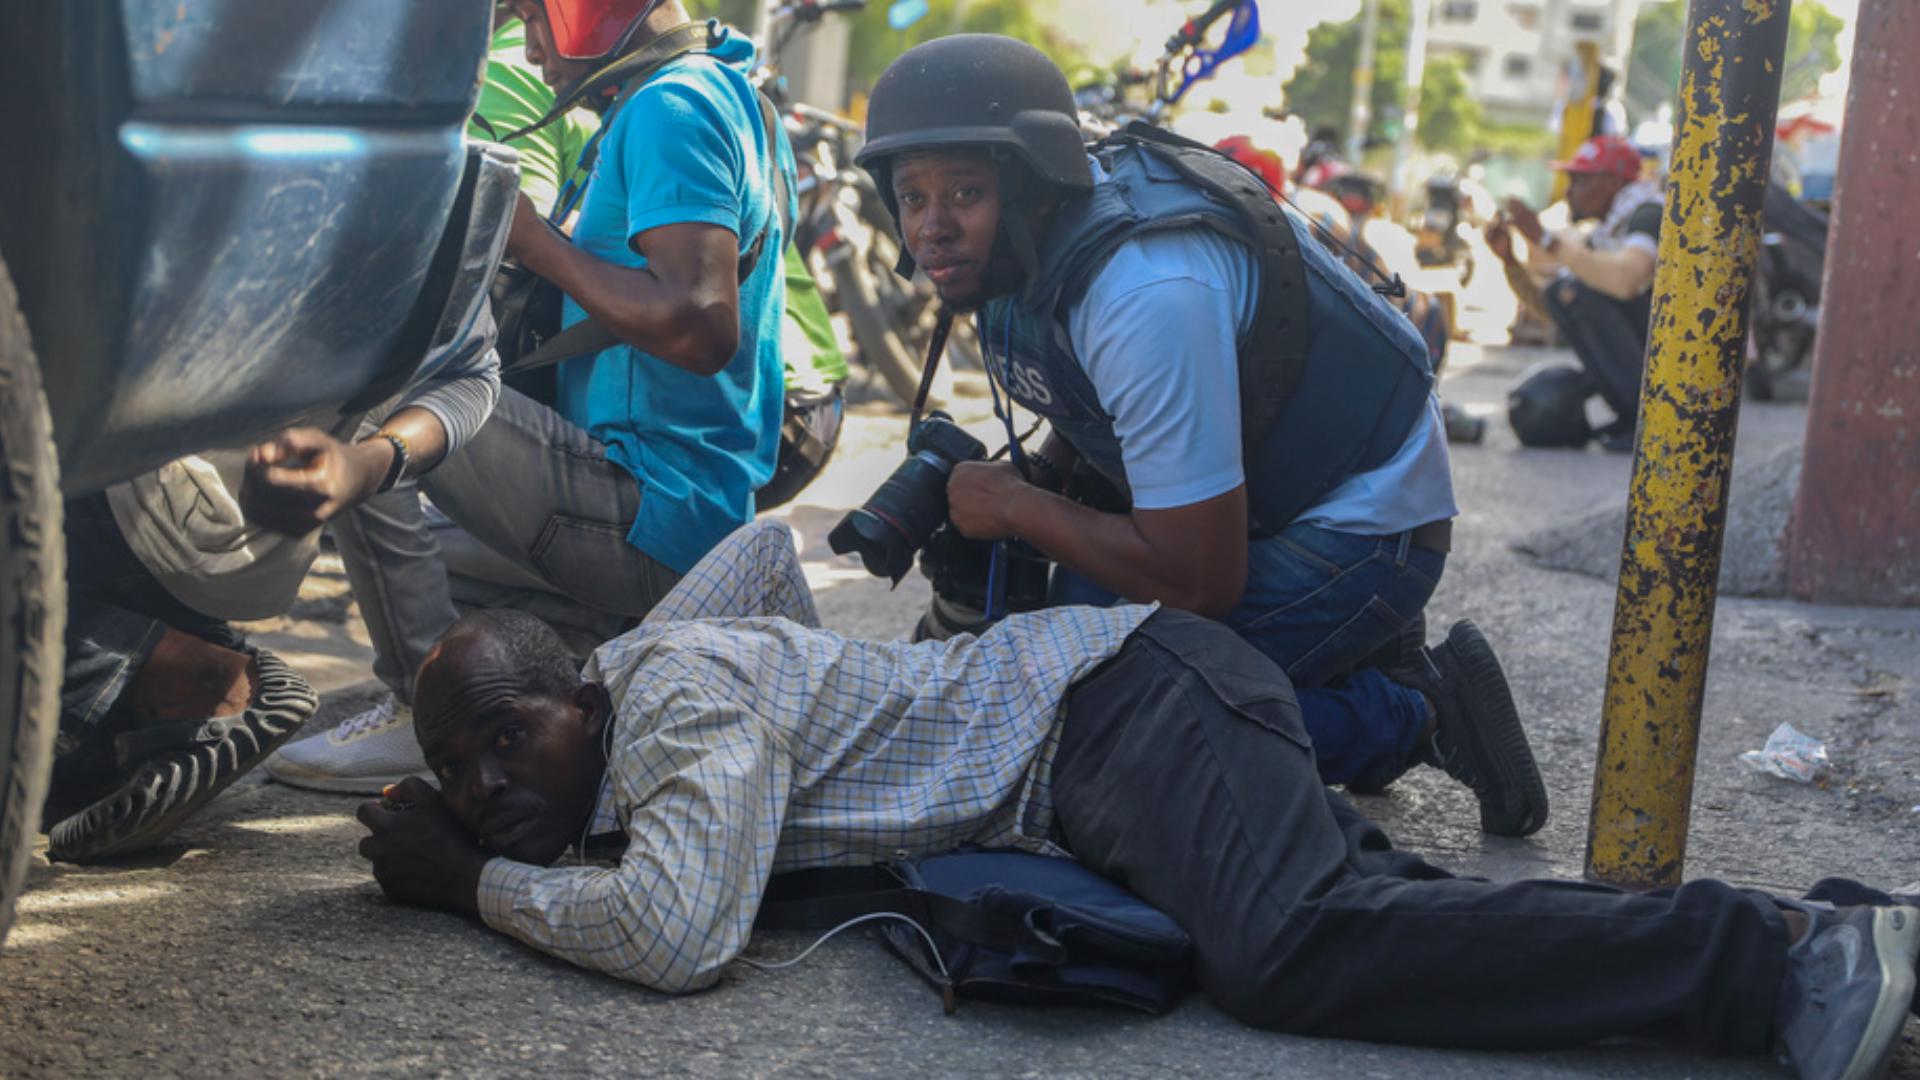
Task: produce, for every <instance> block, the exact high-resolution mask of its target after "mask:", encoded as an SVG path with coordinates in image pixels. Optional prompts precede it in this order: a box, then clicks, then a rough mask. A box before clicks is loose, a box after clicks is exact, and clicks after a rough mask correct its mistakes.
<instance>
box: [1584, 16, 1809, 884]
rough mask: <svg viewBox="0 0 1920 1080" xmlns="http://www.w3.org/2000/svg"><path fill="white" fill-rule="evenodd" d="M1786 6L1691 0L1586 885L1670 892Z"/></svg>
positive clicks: (1688, 798) (1688, 782) (1694, 734)
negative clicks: (1591, 880)
mask: <svg viewBox="0 0 1920 1080" xmlns="http://www.w3.org/2000/svg"><path fill="white" fill-rule="evenodd" d="M1789 6H1790V0H1692V3H1691V5H1690V7H1689V11H1688V16H1687V37H1686V50H1685V51H1686V62H1685V66H1684V69H1683V71H1682V73H1681V81H1680V101H1679V108H1678V110H1677V111H1678V113H1679V117H1678V120H1677V125H1678V130H1677V131H1676V134H1675V140H1674V149H1673V167H1672V179H1671V181H1670V183H1669V185H1668V189H1667V209H1666V220H1665V223H1664V225H1663V227H1662V229H1661V237H1660V269H1659V272H1658V274H1657V276H1656V278H1655V281H1654V302H1653V322H1652V326H1651V329H1650V332H1649V335H1648V338H1649V347H1648V352H1647V370H1646V376H1645V378H1644V379H1643V380H1642V383H1641V389H1640V425H1639V447H1638V449H1637V451H1636V452H1635V454H1634V460H1633V485H1632V487H1631V488H1630V489H1629V492H1628V496H1627V533H1626V539H1625V543H1624V544H1623V545H1622V551H1621V554H1620V588H1619V594H1618V596H1617V598H1616V599H1615V602H1614V611H1613V647H1612V651H1611V654H1610V655H1609V657H1608V662H1607V694H1606V700H1605V703H1604V705H1603V707H1602V713H1601V730H1600V757H1599V762H1598V764H1597V766H1596V768H1595V776H1594V786H1593V816H1592V818H1591V819H1590V821H1589V823H1588V832H1587V874H1588V876H1590V877H1593V878H1597V879H1600V880H1603V881H1609V882H1613V883H1616V884H1620V885H1626V886H1631V887H1637V888H1655V887H1661V886H1668V885H1674V884H1678V883H1679V881H1680V875H1681V871H1682V868H1683V865H1684V862H1685V859H1686V846H1687V819H1688V812H1689V809H1690V805H1691V803H1692V798H1693V773H1694V754H1695V752H1696V750H1697V749H1698V746H1699V739H1700V706H1701V699H1702V696H1703V694H1704V691H1705V688H1706V677H1707V650H1708V645H1709V643H1710V641H1711V639H1712V636H1713V609H1714V601H1715V596H1716V593H1717V591H1718V586H1719V577H1720V545H1721V540H1722V538H1723V534H1724V527H1725V524H1726V509H1727V481H1728V478H1729V476H1730V474H1731V473H1732V469H1733V440H1734V431H1735V426H1736V422H1737V420H1738V419H1739V402H1740V375H1741V359H1742V354H1743V351H1744V350H1743V342H1744V339H1745V335H1746V319H1747V304H1748V291H1749V286H1750V284H1751V279H1752V273H1753V263H1754V258H1755V256H1756V254H1757V253H1758V250H1759V243H1760V234H1761V230H1762V224H1761V220H1760V206H1761V200H1762V198H1763V197H1764V196H1765V194H1766V183H1767V165H1768V160H1769V158H1770V156H1771V154H1772V152H1773V128H1774V117H1775V113H1776V112H1777V111H1778V108H1779V101H1780V71H1781V61H1782V57H1783V55H1784V54H1785V52H1786V40H1787V15H1788V10H1789Z"/></svg>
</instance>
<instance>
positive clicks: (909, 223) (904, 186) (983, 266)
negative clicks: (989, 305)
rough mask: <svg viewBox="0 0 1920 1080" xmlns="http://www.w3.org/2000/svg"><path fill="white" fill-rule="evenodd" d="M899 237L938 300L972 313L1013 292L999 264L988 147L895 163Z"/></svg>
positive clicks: (994, 176) (996, 188)
mask: <svg viewBox="0 0 1920 1080" xmlns="http://www.w3.org/2000/svg"><path fill="white" fill-rule="evenodd" d="M893 196H894V198H895V199H896V200H898V203H899V207H900V238H901V241H902V242H903V243H905V244H906V245H907V251H908V252H910V253H911V254H912V255H913V259H914V261H915V262H917V263H919V264H920V268H921V269H922V270H924V271H926V274H927V277H928V279H930V280H931V281H932V282H933V287H934V288H935V289H936V290H938V291H939V293H940V299H941V300H943V301H945V302H946V304H947V306H948V307H950V308H953V309H954V310H955V311H962V312H965V311H972V310H974V309H976V308H978V307H979V306H980V305H981V304H983V303H985V302H986V301H987V300H989V299H991V298H993V297H994V296H998V295H1002V294H1003V293H1005V292H1007V291H1010V289H1009V288H1008V287H1007V286H1008V280H1007V279H1008V274H1009V271H1010V270H1011V268H1010V267H1008V266H1005V265H999V264H996V263H995V260H994V256H995V254H996V244H995V241H996V240H997V239H998V238H999V235H1000V174H999V170H997V169H996V168H994V164H993V158H992V157H990V156H989V155H988V154H987V152H986V151H984V150H953V151H941V152H938V153H923V154H907V155H903V156H902V157H901V158H900V159H899V160H898V161H896V162H895V163H894V166H893Z"/></svg>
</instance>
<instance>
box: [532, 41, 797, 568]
mask: <svg viewBox="0 0 1920 1080" xmlns="http://www.w3.org/2000/svg"><path fill="white" fill-rule="evenodd" d="M753 56H754V50H753V44H752V42H750V41H748V40H746V39H745V38H743V37H740V36H738V35H729V36H728V37H727V38H726V39H725V40H724V41H723V42H722V43H721V45H720V46H719V48H718V49H716V50H715V52H714V53H713V54H712V55H710V56H700V55H695V56H685V57H682V58H680V59H679V60H676V61H674V62H673V63H671V64H669V65H668V66H667V67H665V68H664V69H662V70H661V71H660V72H659V73H658V74H656V75H655V76H654V77H653V78H652V79H650V80H649V81H648V82H647V83H646V84H645V85H644V86H642V87H641V88H640V89H639V90H638V91H636V92H634V93H633V94H632V95H631V96H629V97H628V98H627V100H626V101H625V102H623V103H622V104H620V105H619V106H618V108H616V109H615V111H614V113H613V115H612V116H611V117H610V118H609V119H608V120H607V123H606V135H605V136H604V137H603V139H602V142H601V147H600V157H599V160H598V161H597V162H596V163H595V164H594V169H593V177H592V179H591V180H590V181H589V182H588V185H587V190H586V195H585V198H584V199H583V201H582V203H581V208H580V219H579V222H578V223H577V224H576V225H575V227H574V233H573V242H574V243H575V244H577V245H579V246H580V247H581V248H582V249H584V250H585V251H587V252H588V253H589V254H591V255H593V256H594V257H595V258H598V259H602V260H604V261H606V262H611V263H617V264H619V265H621V266H630V267H636V268H638V267H644V266H645V265H646V264H647V260H646V259H645V258H644V257H643V256H641V255H640V254H639V253H637V252H636V251H634V249H633V246H632V240H633V238H634V237H636V236H638V235H639V234H641V233H643V232H646V231H647V230H649V229H655V228H659V227H661V226H664V225H678V224H685V223H702V224H709V225H717V226H720V227H721V228H724V229H728V230H730V231H732V232H733V233H734V234H735V235H736V236H738V237H739V239H740V245H739V248H740V251H741V253H742V254H744V253H745V252H746V251H747V250H748V248H750V247H751V246H752V244H753V241H754V239H755V238H756V237H757V236H759V234H760V232H761V230H763V229H771V230H772V231H771V233H770V235H769V236H768V237H767V241H766V246H765V248H764V249H763V254H762V256H761V258H760V261H759V263H758V264H757V265H756V266H755V267H754V271H753V274H752V275H751V276H750V277H748V279H747V280H746V281H745V282H742V283H741V285H740V348H739V351H738V352H736V353H734V356H733V359H732V360H731V361H730V362H729V363H728V364H727V366H726V367H725V368H724V369H723V370H722V371H720V373H719V374H717V375H713V376H711V377H708V376H704V375H696V374H694V373H693V372H690V371H687V370H684V369H682V368H678V367H675V366H674V365H672V364H670V363H668V362H666V361H665V360H661V359H659V358H657V357H654V356H650V355H648V354H647V353H644V352H642V351H640V350H639V349H635V348H632V347H629V346H625V345H618V346H615V347H613V348H611V349H608V350H606V351H605V352H601V353H599V354H597V355H594V356H590V357H581V358H580V359H577V360H570V361H567V362H566V363H563V364H561V365H560V367H559V401H558V405H559V411H560V413H561V415H563V416H565V417H566V418H567V419H568V420H570V421H572V422H573V423H574V424H576V425H578V426H580V427H582V428H585V429H586V431H587V433H588V434H590V435H592V436H593V437H594V438H595V439H598V440H599V441H600V442H601V443H603V444H604V445H605V446H606V448H607V457H608V458H609V459H610V460H612V461H614V462H616V463H618V464H619V465H620V466H621V467H623V468H625V469H626V470H627V471H628V472H630V473H632V474H633V476H634V479H635V480H636V481H637V482H638V483H639V485H640V513H639V516H638V517H636V518H635V519H634V522H633V527H632V529H631V530H629V532H628V533H627V542H628V543H630V544H632V545H633V546H635V547H637V548H639V549H640V550H642V551H644V552H646V553H647V554H648V555H651V556H653V557H654V558H655V559H657V560H659V561H660V562H661V563H664V564H665V565H667V566H669V567H671V568H673V569H674V570H676V571H678V572H680V573H685V572H687V571H688V570H689V569H691V568H692V567H693V564H694V563H696V562H698V561H699V560H700V557H701V556H703V555H705V554H706V553H707V551H708V549H710V548H712V547H713V546H714V545H715V544H717V543H719V541H720V539H721V538H722V537H724V536H726V535H727V534H728V533H729V532H732V531H733V530H734V529H735V528H738V527H739V526H741V525H743V524H745V523H746V522H747V521H749V520H751V519H752V517H753V493H754V491H755V490H756V489H758V488H759V487H760V486H761V485H762V484H765V483H766V482H767V481H768V480H769V479H770V478H771V477H772V476H773V467H774V460H775V457H776V456H777V454H778V452H779V448H780V418H781V409H782V404H783V400H782V398H783V391H782V388H783V379H784V376H783V373H782V371H781V366H780V320H781V318H782V316H783V314H784V311H785V306H786V286H785V283H784V281H783V279H782V276H781V261H780V250H781V247H782V246H783V245H784V244H785V243H786V237H785V236H783V235H781V234H780V222H779V217H778V215H777V214H775V212H774V207H773V195H772V188H771V185H770V176H769V174H768V171H767V155H768V154H769V152H772V153H776V154H777V155H778V162H779V167H780V168H781V169H783V170H785V171H786V173H787V175H788V178H789V183H788V190H789V191H791V190H792V181H791V178H792V175H793V152H792V150H791V148H789V147H788V146H787V143H786V140H785V138H783V137H779V136H776V139H777V143H778V145H777V147H775V148H769V147H768V146H767V145H766V134H765V128H764V127H763V125H762V124H761V120H760V109H759V104H758V102H757V100H756V98H755V96H754V90H753V86H752V84H751V83H749V82H748V81H747V72H748V71H750V70H751V69H752V66H753ZM585 317H586V313H585V312H584V311H582V310H581V308H580V306H579V305H578V304H576V303H574V302H573V301H572V300H571V299H569V300H568V301H567V304H566V315H565V323H566V324H567V325H572V324H573V323H576V322H579V321H580V320H581V319H583V318H585Z"/></svg>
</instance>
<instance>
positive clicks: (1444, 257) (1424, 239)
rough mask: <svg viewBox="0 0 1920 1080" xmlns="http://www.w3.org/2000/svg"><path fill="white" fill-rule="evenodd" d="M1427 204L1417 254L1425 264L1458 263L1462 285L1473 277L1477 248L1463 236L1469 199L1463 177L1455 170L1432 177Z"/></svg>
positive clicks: (1417, 236) (1416, 240)
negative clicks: (1461, 186)
mask: <svg viewBox="0 0 1920 1080" xmlns="http://www.w3.org/2000/svg"><path fill="white" fill-rule="evenodd" d="M1426 196H1427V205H1426V209H1425V210H1423V211H1421V214H1420V222H1419V227H1418V228H1417V229H1415V230H1414V256H1415V258H1417V259H1419V261H1420V265H1421V266H1457V267H1459V268H1460V284H1462V285H1465V284H1466V283H1467V282H1469V281H1471V280H1473V249H1472V248H1471V247H1470V246H1469V245H1468V244H1467V241H1466V238H1465V237H1463V236H1461V235H1460V228H1461V222H1462V219H1463V218H1464V217H1465V213H1464V211H1465V206H1464V202H1465V199H1464V197H1463V196H1462V194H1461V191H1460V181H1459V178H1458V177H1456V176H1454V175H1453V174H1451V173H1441V174H1439V175H1436V176H1432V177H1429V178H1428V179H1427V184H1426Z"/></svg>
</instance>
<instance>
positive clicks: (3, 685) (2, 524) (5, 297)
mask: <svg viewBox="0 0 1920 1080" xmlns="http://www.w3.org/2000/svg"><path fill="white" fill-rule="evenodd" d="M60 515H61V501H60V478H59V470H58V467H57V464H56V462H55V458H54V452H53V425H52V422H51V421H50V420H49V419H48V418H47V399H46V395H45V393H43V392H42V390H41V387H40V365H39V363H38V361H36V360H35V359H34V355H33V347H32V344H31V342H30V341H29V339H28V337H27V324H26V320H25V319H24V318H23V317H22V316H21V314H20V304H19V299H18V297H17V295H16V294H15V293H14V288H13V280H12V278H10V277H9V276H8V275H7V270H6V264H5V263H4V262H0V710H4V711H5V715H4V716H0V940H4V939H5V937H6V932H7V928H8V927H10V926H12V925H13V910H14V904H15V902H16V901H17V900H18V899H19V897H20V890H21V887H22V885H23V884H24V883H25V880H26V873H27V856H28V855H29V854H31V853H32V851H33V845H34V840H35V838H36V837H37V836H38V835H39V832H40V806H41V803H42V802H44V801H45V800H46V796H47V777H48V775H49V773H50V771H51V768H52V765H53V736H54V726H55V724H56V722H57V721H58V718H59V709H60V671H61V664H62V663H63V661H64V655H63V654H64V652H65V640H64V635H65V632H66V621H67V596H66V592H67V584H66V581H67V576H66V537H65V535H64V534H63V533H62V532H61V527H60Z"/></svg>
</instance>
